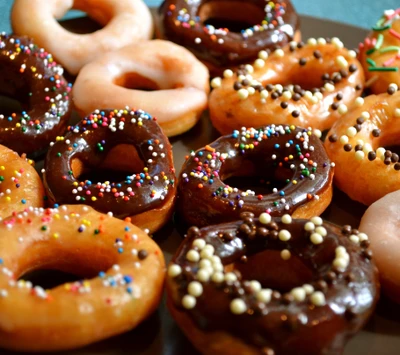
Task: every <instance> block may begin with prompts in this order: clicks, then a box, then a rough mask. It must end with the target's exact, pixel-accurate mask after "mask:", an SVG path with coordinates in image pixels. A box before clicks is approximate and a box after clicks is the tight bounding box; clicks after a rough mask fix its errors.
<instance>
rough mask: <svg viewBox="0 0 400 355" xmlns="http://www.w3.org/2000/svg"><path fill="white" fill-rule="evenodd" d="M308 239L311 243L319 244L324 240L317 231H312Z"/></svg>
mask: <svg viewBox="0 0 400 355" xmlns="http://www.w3.org/2000/svg"><path fill="white" fill-rule="evenodd" d="M310 240H311V243H313V244H321V243H322V242H323V241H324V238H322V235H321V234H319V233H313V234H311V236H310Z"/></svg>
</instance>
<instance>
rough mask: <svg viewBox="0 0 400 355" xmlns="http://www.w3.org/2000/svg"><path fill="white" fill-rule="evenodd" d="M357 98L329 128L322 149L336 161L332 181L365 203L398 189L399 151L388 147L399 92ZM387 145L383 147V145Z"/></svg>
mask: <svg viewBox="0 0 400 355" xmlns="http://www.w3.org/2000/svg"><path fill="white" fill-rule="evenodd" d="M397 90H398V88H397V85H396V84H393V85H391V86H389V88H388V89H387V93H384V94H380V95H371V96H368V97H366V98H365V99H363V98H358V99H357V100H356V101H355V103H354V104H353V106H352V107H351V109H350V110H349V112H348V113H347V114H346V115H345V116H343V117H342V118H341V119H340V120H339V121H337V122H336V123H335V124H334V125H333V127H332V129H331V130H330V131H329V133H328V136H327V139H326V141H325V149H326V152H327V153H328V155H329V157H330V159H331V160H332V161H333V162H335V164H336V169H335V181H334V182H335V185H336V186H337V187H338V188H339V189H341V190H342V191H344V192H345V193H346V194H347V195H348V196H349V197H350V198H351V199H353V200H355V201H358V202H361V203H363V204H364V205H370V204H371V203H373V202H375V201H377V200H379V199H380V198H381V197H383V196H385V195H386V194H387V193H389V192H392V191H396V190H398V189H399V184H400V172H399V171H400V162H399V155H398V154H397V153H395V152H393V151H391V148H390V147H391V146H395V145H398V135H399V133H400V125H399V117H400V92H398V91H397ZM385 147H386V148H388V149H386V148H385Z"/></svg>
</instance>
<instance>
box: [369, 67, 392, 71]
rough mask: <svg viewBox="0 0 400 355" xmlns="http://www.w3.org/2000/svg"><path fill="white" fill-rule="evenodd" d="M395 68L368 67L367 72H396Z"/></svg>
mask: <svg viewBox="0 0 400 355" xmlns="http://www.w3.org/2000/svg"><path fill="white" fill-rule="evenodd" d="M398 70H399V68H396V67H369V68H368V71H398Z"/></svg>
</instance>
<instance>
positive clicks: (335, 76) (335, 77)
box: [333, 74, 342, 84]
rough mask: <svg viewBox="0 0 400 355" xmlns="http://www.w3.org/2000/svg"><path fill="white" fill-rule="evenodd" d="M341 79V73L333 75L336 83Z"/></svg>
mask: <svg viewBox="0 0 400 355" xmlns="http://www.w3.org/2000/svg"><path fill="white" fill-rule="evenodd" d="M341 80H342V76H341V75H340V74H335V75H334V76H333V82H334V83H335V84H337V83H339V82H340V81H341Z"/></svg>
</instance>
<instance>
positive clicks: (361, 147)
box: [354, 144, 363, 152]
mask: <svg viewBox="0 0 400 355" xmlns="http://www.w3.org/2000/svg"><path fill="white" fill-rule="evenodd" d="M362 149H363V146H362V145H361V144H357V145H356V146H355V147H354V150H355V151H356V152H358V151H359V150H362Z"/></svg>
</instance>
